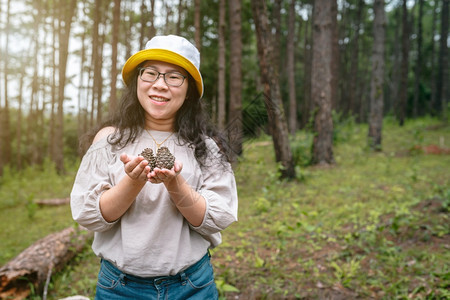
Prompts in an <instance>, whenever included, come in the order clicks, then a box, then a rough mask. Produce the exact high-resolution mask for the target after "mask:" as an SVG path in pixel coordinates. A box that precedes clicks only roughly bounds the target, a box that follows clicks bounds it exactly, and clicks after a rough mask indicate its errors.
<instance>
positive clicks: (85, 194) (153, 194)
mask: <svg viewBox="0 0 450 300" xmlns="http://www.w3.org/2000/svg"><path fill="white" fill-rule="evenodd" d="M199 68H200V54H199V52H198V50H197V49H196V48H195V47H194V46H193V45H192V44H191V43H190V42H189V41H187V40H186V39H184V38H182V37H179V36H174V35H169V36H156V37H154V38H153V39H151V40H150V41H149V42H148V43H147V45H146V47H145V49H144V50H142V51H139V52H137V53H135V54H134V55H132V56H131V57H130V58H129V59H128V60H127V62H126V63H125V65H124V67H123V70H122V78H123V80H124V82H125V84H126V86H127V88H126V90H125V92H124V95H123V97H122V101H121V107H120V108H119V109H118V112H117V113H116V115H115V116H114V117H112V118H111V119H110V120H108V121H107V122H105V124H103V126H101V127H102V128H101V129H100V130H99V131H98V132H96V134H95V137H94V139H93V142H92V145H91V146H90V148H89V150H88V151H87V152H86V154H85V156H84V157H83V160H82V162H81V165H80V168H79V171H78V174H77V177H76V179H75V183H74V187H73V190H72V193H71V209H72V216H73V218H74V219H75V220H76V221H77V222H78V223H79V224H80V225H82V226H84V227H86V228H88V229H90V230H92V231H94V232H95V238H94V242H93V245H92V248H93V250H94V252H95V254H96V255H97V256H99V257H100V258H101V266H100V272H99V277H98V282H97V291H96V299H124V298H129V299H139V298H142V299H144V298H145V299H216V298H218V292H217V289H216V286H215V283H214V277H213V270H212V266H211V263H210V257H209V249H210V248H214V247H216V246H217V245H219V244H220V242H221V235H220V231H222V230H223V229H225V228H226V227H228V226H229V225H230V224H231V223H233V222H235V221H236V220H237V202H238V200H237V192H236V183H235V179H234V175H233V172H232V170H231V166H230V164H229V161H228V157H229V156H228V153H227V151H226V149H227V147H225V146H226V144H225V143H224V142H223V139H221V138H220V136H219V135H217V134H216V133H215V131H214V130H213V129H212V127H211V126H210V125H209V123H208V122H207V121H206V120H207V119H206V118H205V114H204V110H203V103H202V100H201V97H202V95H203V79H202V76H201V73H200V71H199ZM144 149H145V151H144ZM149 149H151V150H152V151H150V150H149ZM160 149H161V150H162V149H165V150H166V151H167V150H168V151H169V152H170V154H167V155H168V157H169V158H167V156H165V155H163V154H158V150H160ZM149 151H150V152H153V154H154V155H156V158H155V159H152V158H147V159H145V158H144V157H143V156H142V155H139V154H140V153H143V152H149ZM161 152H162V151H161ZM170 155H173V156H174V157H175V162H174V164H173V167H172V166H171V165H169V166H166V165H164V166H159V165H156V166H155V161H156V162H157V161H158V159H159V160H164V159H166V160H167V161H170ZM161 157H163V158H161Z"/></svg>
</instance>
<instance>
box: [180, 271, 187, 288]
mask: <svg viewBox="0 0 450 300" xmlns="http://www.w3.org/2000/svg"><path fill="white" fill-rule="evenodd" d="M180 279H181V284H182V285H186V281H187V277H186V273H184V272H181V274H180Z"/></svg>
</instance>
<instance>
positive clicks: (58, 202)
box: [35, 197, 70, 206]
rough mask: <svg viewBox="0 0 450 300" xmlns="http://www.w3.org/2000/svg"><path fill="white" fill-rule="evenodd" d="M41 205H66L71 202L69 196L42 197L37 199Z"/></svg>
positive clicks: (37, 202)
mask: <svg viewBox="0 0 450 300" xmlns="http://www.w3.org/2000/svg"><path fill="white" fill-rule="evenodd" d="M35 202H36V204H37V205H39V206H59V205H66V204H69V203H70V197H69V198H57V199H40V200H36V201H35Z"/></svg>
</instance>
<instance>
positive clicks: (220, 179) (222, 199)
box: [191, 139, 238, 236]
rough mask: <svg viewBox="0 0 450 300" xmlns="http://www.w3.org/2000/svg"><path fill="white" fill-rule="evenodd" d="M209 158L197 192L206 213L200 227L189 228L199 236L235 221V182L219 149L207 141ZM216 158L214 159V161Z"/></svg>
mask: <svg viewBox="0 0 450 300" xmlns="http://www.w3.org/2000/svg"><path fill="white" fill-rule="evenodd" d="M207 146H208V150H209V151H211V152H210V153H211V157H210V158H209V159H208V160H209V161H211V163H208V165H207V166H206V167H203V168H202V176H203V183H202V185H201V188H200V190H199V191H198V192H199V193H200V194H201V195H202V196H203V197H204V198H205V199H206V213H205V217H204V219H203V222H202V224H201V225H200V226H198V227H194V226H192V225H191V228H192V229H193V230H195V231H196V232H198V233H200V234H201V235H204V236H205V235H206V236H207V235H212V234H215V233H217V232H220V231H222V230H224V229H225V228H227V227H228V226H229V225H230V224H231V223H233V222H236V221H237V211H238V197H237V189H236V180H235V178H234V173H233V170H232V168H231V165H230V164H228V163H225V162H222V161H221V160H220V159H219V157H220V155H221V154H220V153H219V147H218V146H217V144H216V143H215V142H214V141H213V140H211V139H208V140H207ZM214 158H216V159H214Z"/></svg>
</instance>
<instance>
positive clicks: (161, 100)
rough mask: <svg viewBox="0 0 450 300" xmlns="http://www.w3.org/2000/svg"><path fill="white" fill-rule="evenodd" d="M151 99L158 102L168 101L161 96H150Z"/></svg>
mask: <svg viewBox="0 0 450 300" xmlns="http://www.w3.org/2000/svg"><path fill="white" fill-rule="evenodd" d="M151 98H152V99H153V100H155V101H159V102H166V101H169V100H167V99H166V98H161V97H151Z"/></svg>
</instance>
